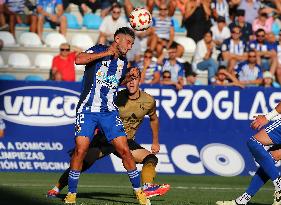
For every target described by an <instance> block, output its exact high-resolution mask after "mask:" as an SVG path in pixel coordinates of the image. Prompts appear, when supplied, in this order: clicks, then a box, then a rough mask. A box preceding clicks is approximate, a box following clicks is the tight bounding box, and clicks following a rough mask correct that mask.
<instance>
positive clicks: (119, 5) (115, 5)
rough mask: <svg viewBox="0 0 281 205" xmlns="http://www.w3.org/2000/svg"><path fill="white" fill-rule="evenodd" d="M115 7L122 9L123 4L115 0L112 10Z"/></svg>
mask: <svg viewBox="0 0 281 205" xmlns="http://www.w3.org/2000/svg"><path fill="white" fill-rule="evenodd" d="M114 8H119V9H121V8H122V6H121V4H119V3H118V2H114V3H113V4H112V6H111V8H110V10H111V11H112V10H113V9H114Z"/></svg>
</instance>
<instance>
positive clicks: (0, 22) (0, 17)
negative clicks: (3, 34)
mask: <svg viewBox="0 0 281 205" xmlns="http://www.w3.org/2000/svg"><path fill="white" fill-rule="evenodd" d="M4 3H5V0H0V30H4V29H5V28H7V27H8V25H7V24H6V20H5V16H4Z"/></svg>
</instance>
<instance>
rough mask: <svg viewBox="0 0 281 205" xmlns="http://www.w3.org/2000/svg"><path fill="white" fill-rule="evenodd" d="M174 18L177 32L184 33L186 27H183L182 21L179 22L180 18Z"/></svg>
mask: <svg viewBox="0 0 281 205" xmlns="http://www.w3.org/2000/svg"><path fill="white" fill-rule="evenodd" d="M172 20H173V22H174V28H175V32H177V33H184V32H186V29H185V28H182V27H181V26H180V23H179V21H178V19H176V18H172Z"/></svg>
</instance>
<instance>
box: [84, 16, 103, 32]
mask: <svg viewBox="0 0 281 205" xmlns="http://www.w3.org/2000/svg"><path fill="white" fill-rule="evenodd" d="M101 22H102V18H101V17H100V16H98V15H96V14H92V13H88V14H86V15H85V16H84V18H83V26H85V27H86V28H87V29H99V27H100V25H101Z"/></svg>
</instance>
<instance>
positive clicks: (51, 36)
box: [45, 32, 67, 48]
mask: <svg viewBox="0 0 281 205" xmlns="http://www.w3.org/2000/svg"><path fill="white" fill-rule="evenodd" d="M66 42H67V41H66V39H65V37H64V35H62V34H60V33H56V32H52V33H48V34H47V36H46V37H45V44H46V45H47V46H50V47H51V48H59V47H60V45H61V44H62V43H66Z"/></svg>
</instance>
